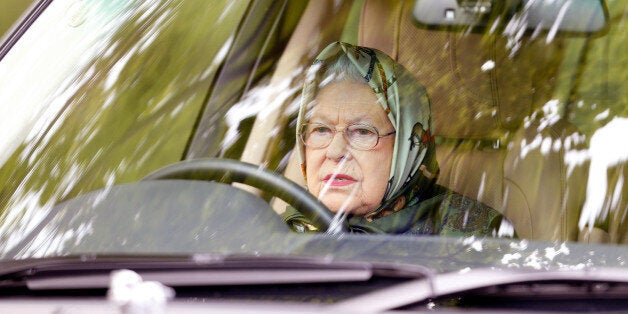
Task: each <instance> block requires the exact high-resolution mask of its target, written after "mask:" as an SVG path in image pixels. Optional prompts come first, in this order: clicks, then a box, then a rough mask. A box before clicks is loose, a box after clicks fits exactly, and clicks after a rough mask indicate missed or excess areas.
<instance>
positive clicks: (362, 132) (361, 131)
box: [349, 127, 375, 137]
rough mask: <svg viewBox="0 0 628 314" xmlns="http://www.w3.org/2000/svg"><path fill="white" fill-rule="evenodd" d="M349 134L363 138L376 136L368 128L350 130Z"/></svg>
mask: <svg viewBox="0 0 628 314" xmlns="http://www.w3.org/2000/svg"><path fill="white" fill-rule="evenodd" d="M349 132H350V133H351V135H354V136H361V137H364V136H373V135H375V132H374V131H373V130H371V129H368V128H360V127H358V128H351V129H349Z"/></svg>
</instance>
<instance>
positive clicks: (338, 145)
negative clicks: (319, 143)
mask: <svg viewBox="0 0 628 314" xmlns="http://www.w3.org/2000/svg"><path fill="white" fill-rule="evenodd" d="M348 148H349V145H348V143H347V141H346V140H345V138H344V136H343V135H342V132H336V133H335V134H334V137H332V139H331V142H330V143H329V146H327V152H326V155H327V158H329V159H332V160H340V159H342V158H346V157H347V156H348V155H349V149H348Z"/></svg>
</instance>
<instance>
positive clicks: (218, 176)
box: [142, 158, 349, 231]
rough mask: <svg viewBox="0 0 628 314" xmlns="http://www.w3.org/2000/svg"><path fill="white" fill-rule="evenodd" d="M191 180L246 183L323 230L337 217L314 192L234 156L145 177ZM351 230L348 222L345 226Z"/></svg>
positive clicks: (185, 164)
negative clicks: (266, 193) (288, 205)
mask: <svg viewBox="0 0 628 314" xmlns="http://www.w3.org/2000/svg"><path fill="white" fill-rule="evenodd" d="M163 179H187V180H203V181H218V182H222V183H233V182H238V183H243V184H246V185H249V186H252V187H255V188H258V189H260V190H262V191H264V192H268V193H270V194H271V195H272V196H275V197H279V198H280V199H282V200H284V201H285V202H286V203H288V204H290V205H292V206H294V208H296V209H297V210H298V211H299V212H301V213H302V214H303V215H304V216H305V217H307V218H308V219H310V221H311V222H312V224H313V225H314V226H316V227H317V228H318V229H319V230H321V231H327V230H329V228H330V226H331V225H332V221H333V220H334V213H332V212H331V211H330V210H329V209H328V208H327V207H326V206H325V205H323V203H321V202H320V201H319V200H318V199H316V198H315V197H314V196H313V195H312V194H310V192H308V191H307V190H305V189H304V188H302V187H300V186H299V185H298V184H296V183H294V182H292V181H290V180H288V179H286V178H285V177H283V176H281V175H279V174H277V173H275V172H272V171H269V170H266V169H262V168H260V167H258V166H256V165H253V164H249V163H245V162H241V161H238V160H233V159H214V158H209V159H195V160H187V161H181V162H178V163H175V164H172V165H168V166H166V167H164V168H161V169H159V170H157V171H155V172H153V173H151V174H149V175H148V176H146V177H144V178H143V179H142V180H163ZM341 228H342V230H343V231H348V230H349V227H348V225H347V223H346V222H343V225H342V226H341Z"/></svg>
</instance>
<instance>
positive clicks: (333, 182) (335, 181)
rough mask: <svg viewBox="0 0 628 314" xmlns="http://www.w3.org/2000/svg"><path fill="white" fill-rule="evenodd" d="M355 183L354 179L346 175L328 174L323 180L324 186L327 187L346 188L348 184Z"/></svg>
mask: <svg viewBox="0 0 628 314" xmlns="http://www.w3.org/2000/svg"><path fill="white" fill-rule="evenodd" d="M356 181H357V180H356V179H354V178H353V177H352V176H349V175H346V174H336V175H333V174H328V175H327V176H325V178H324V179H323V182H325V184H326V185H329V186H347V185H349V184H353V183H355V182H356Z"/></svg>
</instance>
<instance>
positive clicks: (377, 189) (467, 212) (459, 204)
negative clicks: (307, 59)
mask: <svg viewBox="0 0 628 314" xmlns="http://www.w3.org/2000/svg"><path fill="white" fill-rule="evenodd" d="M297 143H298V145H297V148H298V154H299V156H300V158H301V161H302V163H301V166H302V170H303V175H304V177H305V180H306V183H307V188H308V190H309V191H310V192H311V193H312V194H313V195H314V196H316V197H317V198H318V199H319V200H321V201H322V202H323V203H324V204H325V205H326V206H327V207H328V208H329V209H330V210H331V211H333V212H336V213H339V214H338V215H339V216H342V215H345V216H346V219H348V222H349V224H350V225H351V226H352V228H353V229H354V230H360V231H366V232H381V233H396V234H399V233H404V234H438V235H494V234H497V228H499V226H500V224H501V222H502V219H503V218H502V216H501V215H500V214H499V213H498V212H497V211H495V210H494V209H492V208H490V207H487V206H485V205H483V204H480V203H478V202H475V201H473V200H470V199H468V198H466V197H464V196H462V195H460V194H457V193H454V192H451V191H449V190H447V189H445V188H443V187H441V186H438V185H436V184H435V181H436V180H435V178H436V175H437V174H438V164H437V162H436V160H435V156H434V149H435V148H434V138H433V136H432V121H431V113H430V103H429V100H428V98H427V95H426V93H425V89H424V88H423V86H421V85H420V84H419V82H418V81H417V80H416V79H415V78H414V77H413V76H412V75H411V74H410V73H408V72H407V71H406V70H405V69H403V68H402V66H400V65H399V64H396V63H395V62H394V61H393V60H392V59H391V58H390V57H388V56H387V55H386V54H384V53H383V52H381V51H378V50H375V49H371V48H365V47H356V46H353V45H350V44H346V43H341V42H336V43H333V44H331V45H329V46H327V47H326V48H325V49H324V50H323V51H322V52H321V53H320V54H319V56H318V57H317V58H316V60H315V62H314V64H313V65H312V67H311V68H310V70H309V71H308V73H307V78H306V82H305V84H304V87H303V93H302V100H301V107H300V110H299V116H298V122H297ZM283 217H284V220H285V221H286V223H288V225H290V226H291V227H292V229H293V230H295V231H300V232H304V231H316V228H315V227H314V226H312V225H311V224H310V223H309V221H308V220H307V219H306V218H305V217H304V216H303V215H301V214H300V213H299V212H297V211H296V210H294V209H293V208H288V209H287V210H286V212H285V213H284V214H283Z"/></svg>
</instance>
